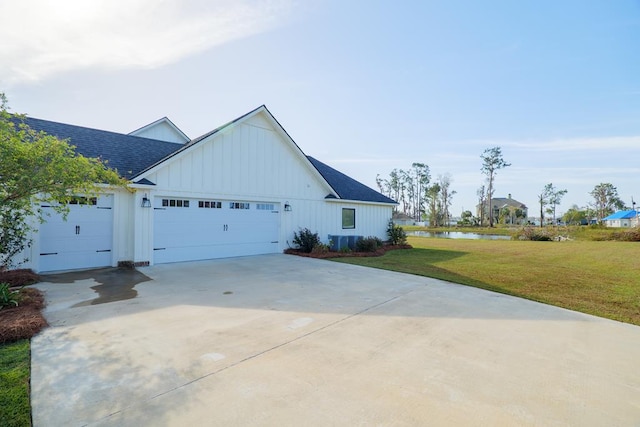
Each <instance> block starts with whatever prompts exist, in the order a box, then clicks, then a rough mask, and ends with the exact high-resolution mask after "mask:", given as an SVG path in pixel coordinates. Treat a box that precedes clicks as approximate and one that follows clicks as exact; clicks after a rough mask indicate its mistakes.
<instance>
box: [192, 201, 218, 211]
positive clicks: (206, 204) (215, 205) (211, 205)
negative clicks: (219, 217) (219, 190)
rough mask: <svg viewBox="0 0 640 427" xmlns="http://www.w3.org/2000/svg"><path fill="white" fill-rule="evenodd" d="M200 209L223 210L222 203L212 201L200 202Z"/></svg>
mask: <svg viewBox="0 0 640 427" xmlns="http://www.w3.org/2000/svg"><path fill="white" fill-rule="evenodd" d="M198 207H199V208H205V209H206V208H210V209H222V202H214V201H211V200H198Z"/></svg>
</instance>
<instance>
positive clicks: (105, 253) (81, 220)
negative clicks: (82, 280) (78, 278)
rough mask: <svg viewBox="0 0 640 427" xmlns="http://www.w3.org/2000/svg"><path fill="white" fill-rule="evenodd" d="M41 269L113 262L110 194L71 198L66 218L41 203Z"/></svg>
mask: <svg viewBox="0 0 640 427" xmlns="http://www.w3.org/2000/svg"><path fill="white" fill-rule="evenodd" d="M41 208H42V211H43V214H44V218H45V220H46V222H45V223H43V224H41V225H40V239H39V240H40V260H39V261H40V262H39V270H40V271H55V270H74V269H80V268H93V267H106V266H110V265H112V254H111V249H112V246H113V195H102V196H100V197H98V198H95V197H93V198H85V197H77V198H74V199H73V200H72V201H71V203H70V204H69V209H70V212H69V215H68V216H67V220H66V221H65V220H64V219H63V218H62V215H58V214H56V213H55V212H54V211H53V209H52V208H51V206H49V205H42V206H41Z"/></svg>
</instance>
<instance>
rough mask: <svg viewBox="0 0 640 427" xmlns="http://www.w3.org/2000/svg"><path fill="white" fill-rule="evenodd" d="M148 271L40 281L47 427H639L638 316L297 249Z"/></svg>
mask: <svg viewBox="0 0 640 427" xmlns="http://www.w3.org/2000/svg"><path fill="white" fill-rule="evenodd" d="M139 271H140V272H141V273H143V275H146V276H148V278H151V279H153V280H148V281H143V280H145V276H143V275H140V276H135V277H132V279H131V280H132V281H133V282H135V286H133V287H132V286H131V285H129V287H128V289H127V290H126V292H124V293H123V296H121V297H120V299H121V300H120V301H118V299H119V297H117V296H116V297H112V298H107V300H108V301H111V302H105V299H104V295H103V296H102V300H97V299H98V298H100V296H99V295H98V294H97V293H96V292H94V290H93V289H91V287H92V286H96V285H100V284H99V283H96V280H95V279H94V278H90V277H88V276H89V275H86V274H85V276H81V275H80V276H75V277H72V278H73V280H75V281H74V282H72V283H52V282H45V283H41V284H39V285H38V287H39V288H40V289H43V290H45V291H46V295H47V300H48V304H49V305H48V307H47V309H46V316H47V319H48V320H49V322H50V324H51V327H50V328H48V329H46V330H45V331H43V332H42V333H41V334H40V335H38V336H37V337H35V338H34V339H33V344H32V406H33V421H34V424H35V426H36V427H38V426H58V425H65V426H79V425H91V426H94V425H98V426H102V425H105V426H185V425H211V426H217V425H220V426H231V425H274V426H282V425H291V426H300V425H305V426H326V425H345V426H352V425H385V426H386V425H396V426H404V425H434V426H440V425H478V426H487V425H508V426H512V425H523V426H528V425H531V426H563V425H580V426H589V425H592V426H602V425H616V426H625V425H628V426H637V425H640V368H639V366H638V361H640V328H639V327H636V326H631V325H627V324H623V323H619V322H614V321H610V320H605V319H600V318H596V317H592V316H588V315H584V314H580V313H576V312H572V311H568V310H563V309H560V308H556V307H551V306H547V305H544V304H538V303H534V302H531V301H526V300H522V299H518V298H512V297H508V296H505V295H500V294H495V293H492V292H487V291H483V290H479V289H474V288H470V287H465V286H459V285H454V284H449V283H446V282H442V281H438V280H434V279H428V278H421V277H417V276H411V275H407V274H399V273H392V272H386V271H380V270H374V269H368V268H365V267H358V266H351V265H344V264H339V263H333V262H329V261H321V260H315V259H307V258H299V257H295V256H289V255H265V256H255V257H246V258H233V259H223V260H213V261H203V262H192V263H180V264H165V265H159V266H154V267H146V268H141V269H140V270H139ZM99 274H103V276H100V277H102V279H100V280H104V281H107V279H105V278H104V277H107V278H108V277H109V274H113V272H111V273H109V272H107V273H105V272H104V271H103V272H102V273H100V272H98V273H95V274H93V276H99ZM105 274H106V275H105ZM65 277H71V276H59V277H58V278H57V279H56V281H58V282H60V281H64V280H65V279H64V278H65ZM82 277H85V278H84V279H82ZM61 278H62V279H61ZM66 280H67V281H70V280H71V279H66ZM98 290H100V288H98ZM112 291H113V289H112ZM114 294H117V292H115V293H114V292H112V293H111V295H112V296H113V295H114ZM132 295H133V296H132ZM96 301H97V302H105V303H98V304H92V302H93V303H95V302H96Z"/></svg>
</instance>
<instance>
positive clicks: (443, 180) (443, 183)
mask: <svg viewBox="0 0 640 427" xmlns="http://www.w3.org/2000/svg"><path fill="white" fill-rule="evenodd" d="M451 181H452V179H451V175H450V174H449V173H445V174H444V175H438V184H440V201H441V204H442V216H443V220H444V222H443V225H446V226H447V227H449V226H450V225H451V214H450V213H449V207H450V206H451V199H452V198H453V196H454V194H456V192H455V191H453V190H450V187H451Z"/></svg>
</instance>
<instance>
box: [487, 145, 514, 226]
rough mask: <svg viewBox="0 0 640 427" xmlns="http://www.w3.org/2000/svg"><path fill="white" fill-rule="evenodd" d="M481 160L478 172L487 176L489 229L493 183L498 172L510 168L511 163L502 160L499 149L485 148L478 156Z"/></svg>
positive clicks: (491, 213)
mask: <svg viewBox="0 0 640 427" xmlns="http://www.w3.org/2000/svg"><path fill="white" fill-rule="evenodd" d="M480 158H481V159H482V167H481V168H480V170H481V171H482V173H483V174H484V175H486V176H487V185H488V188H487V199H488V201H489V227H493V219H494V218H493V206H492V205H491V198H492V197H493V191H494V188H493V181H494V179H495V176H496V174H497V173H498V170H500V169H503V168H506V167H508V166H511V163H507V162H505V161H504V159H503V158H502V149H501V148H500V147H493V148H487V149H486V150H484V152H483V153H482V154H481V155H480Z"/></svg>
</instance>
